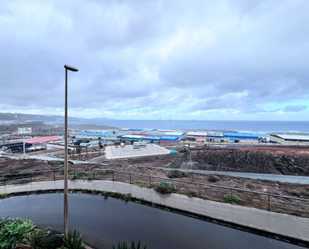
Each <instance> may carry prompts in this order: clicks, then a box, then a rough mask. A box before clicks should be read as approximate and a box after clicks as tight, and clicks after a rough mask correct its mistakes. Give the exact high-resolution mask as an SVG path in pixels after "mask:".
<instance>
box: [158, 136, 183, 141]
mask: <svg viewBox="0 0 309 249" xmlns="http://www.w3.org/2000/svg"><path fill="white" fill-rule="evenodd" d="M178 138H179V137H168V136H164V137H161V139H160V140H166V141H176V140H178Z"/></svg>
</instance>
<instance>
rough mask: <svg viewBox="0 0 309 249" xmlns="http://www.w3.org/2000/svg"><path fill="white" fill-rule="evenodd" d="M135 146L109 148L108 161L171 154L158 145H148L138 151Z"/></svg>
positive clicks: (106, 150)
mask: <svg viewBox="0 0 309 249" xmlns="http://www.w3.org/2000/svg"><path fill="white" fill-rule="evenodd" d="M133 147H134V146H133V145H125V146H123V147H122V146H119V145H117V146H108V147H106V149H105V152H106V158H107V159H119V158H129V157H140V156H154V155H166V154H170V151H169V150H167V149H165V148H163V147H160V146H158V145H156V144H146V146H139V148H138V149H137V150H134V149H133Z"/></svg>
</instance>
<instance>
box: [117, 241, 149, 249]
mask: <svg viewBox="0 0 309 249" xmlns="http://www.w3.org/2000/svg"><path fill="white" fill-rule="evenodd" d="M113 249H147V246H145V247H144V248H142V247H141V242H140V241H139V242H138V244H137V246H135V243H134V241H132V243H131V245H127V244H126V242H123V243H118V246H117V248H116V247H115V246H113Z"/></svg>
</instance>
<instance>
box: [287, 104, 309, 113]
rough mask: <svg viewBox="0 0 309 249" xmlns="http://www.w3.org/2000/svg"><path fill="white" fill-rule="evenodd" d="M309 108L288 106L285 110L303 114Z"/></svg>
mask: <svg viewBox="0 0 309 249" xmlns="http://www.w3.org/2000/svg"><path fill="white" fill-rule="evenodd" d="M307 108H308V107H307V106H305V105H288V106H287V107H285V108H284V111H285V112H301V111H304V110H306V109H307Z"/></svg>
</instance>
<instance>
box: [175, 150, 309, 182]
mask: <svg viewBox="0 0 309 249" xmlns="http://www.w3.org/2000/svg"><path fill="white" fill-rule="evenodd" d="M190 157H191V159H190ZM190 161H191V162H192V163H191V164H189V162H190ZM170 167H172V168H190V169H198V170H220V171H234V172H250V173H268V174H282V175H301V176H309V148H307V147H279V146H278V147H223V148H222V147H221V148H219V147H217V148H212V147H202V148H192V149H191V152H189V151H187V152H185V153H182V154H181V155H180V156H179V157H178V158H177V159H175V160H174V161H172V162H171V164H170Z"/></svg>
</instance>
